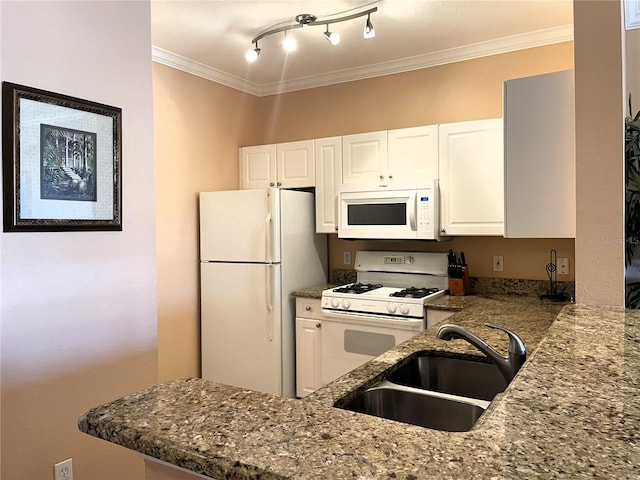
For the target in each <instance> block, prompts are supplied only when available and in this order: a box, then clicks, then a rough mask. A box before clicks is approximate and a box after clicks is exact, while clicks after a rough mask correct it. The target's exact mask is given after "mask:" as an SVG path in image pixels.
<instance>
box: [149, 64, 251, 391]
mask: <svg viewBox="0 0 640 480" xmlns="http://www.w3.org/2000/svg"><path fill="white" fill-rule="evenodd" d="M153 99H154V110H155V115H154V129H155V151H156V215H157V217H158V222H157V238H158V242H157V249H158V349H159V352H160V355H159V358H158V367H159V380H160V381H164V380H168V379H174V378H180V377H184V376H197V375H198V374H199V363H200V347H199V344H200V341H199V338H200V337H199V335H200V303H199V296H200V292H199V283H198V280H199V275H200V273H199V263H198V261H199V256H198V248H199V244H198V192H201V191H207V190H233V189H237V188H238V145H242V144H253V143H256V142H257V139H256V136H257V135H260V133H261V129H262V123H261V122H259V120H258V118H257V116H256V115H255V114H254V111H255V109H256V100H257V99H256V97H253V96H251V95H247V94H244V93H242V92H239V91H237V90H234V89H231V88H228V87H224V86H222V85H219V84H217V83H213V82H210V81H207V80H204V79H202V78H200V77H196V76H193V75H189V74H186V73H184V72H181V71H179V70H175V69H173V68H169V67H166V66H164V65H160V64H157V63H154V64H153ZM221 228H223V227H222V226H221Z"/></svg>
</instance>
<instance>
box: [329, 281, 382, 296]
mask: <svg viewBox="0 0 640 480" xmlns="http://www.w3.org/2000/svg"><path fill="white" fill-rule="evenodd" d="M381 287H382V284H380V283H352V284H350V285H345V286H343V287H338V288H334V289H333V291H334V292H336V293H354V294H356V295H360V294H362V293H367V292H370V291H372V290H375V289H377V288H381Z"/></svg>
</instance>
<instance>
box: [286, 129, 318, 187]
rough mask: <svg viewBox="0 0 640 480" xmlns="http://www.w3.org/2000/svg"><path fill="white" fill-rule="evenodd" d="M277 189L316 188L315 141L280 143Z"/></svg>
mask: <svg viewBox="0 0 640 480" xmlns="http://www.w3.org/2000/svg"><path fill="white" fill-rule="evenodd" d="M276 151H277V156H278V167H277V178H278V181H277V184H276V186H277V187H281V188H305V187H314V186H315V176H316V172H315V162H314V151H313V140H303V141H300V142H288V143H279V144H278V145H276Z"/></svg>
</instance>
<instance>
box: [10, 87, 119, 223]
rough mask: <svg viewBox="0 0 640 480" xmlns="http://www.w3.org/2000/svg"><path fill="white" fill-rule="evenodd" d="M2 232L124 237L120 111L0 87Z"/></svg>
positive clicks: (29, 89)
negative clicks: (106, 232) (104, 232)
mask: <svg viewBox="0 0 640 480" xmlns="http://www.w3.org/2000/svg"><path fill="white" fill-rule="evenodd" d="M2 175H3V228H4V231H5V232H46V231H50V232H51V231H91V230H96V231H99V230H122V109H121V108H118V107H112V106H108V105H103V104H100V103H96V102H92V101H88V100H82V99H80V98H75V97H71V96H67V95H63V94H59V93H53V92H47V91H45V90H40V89H37V88H32V87H28V86H24V85H18V84H15V83H10V82H2Z"/></svg>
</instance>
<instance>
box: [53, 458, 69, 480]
mask: <svg viewBox="0 0 640 480" xmlns="http://www.w3.org/2000/svg"><path fill="white" fill-rule="evenodd" d="M53 480H73V462H72V460H71V459H70V458H67V459H66V460H64V461H62V462H60V463H56V464H55V465H54V466H53Z"/></svg>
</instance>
